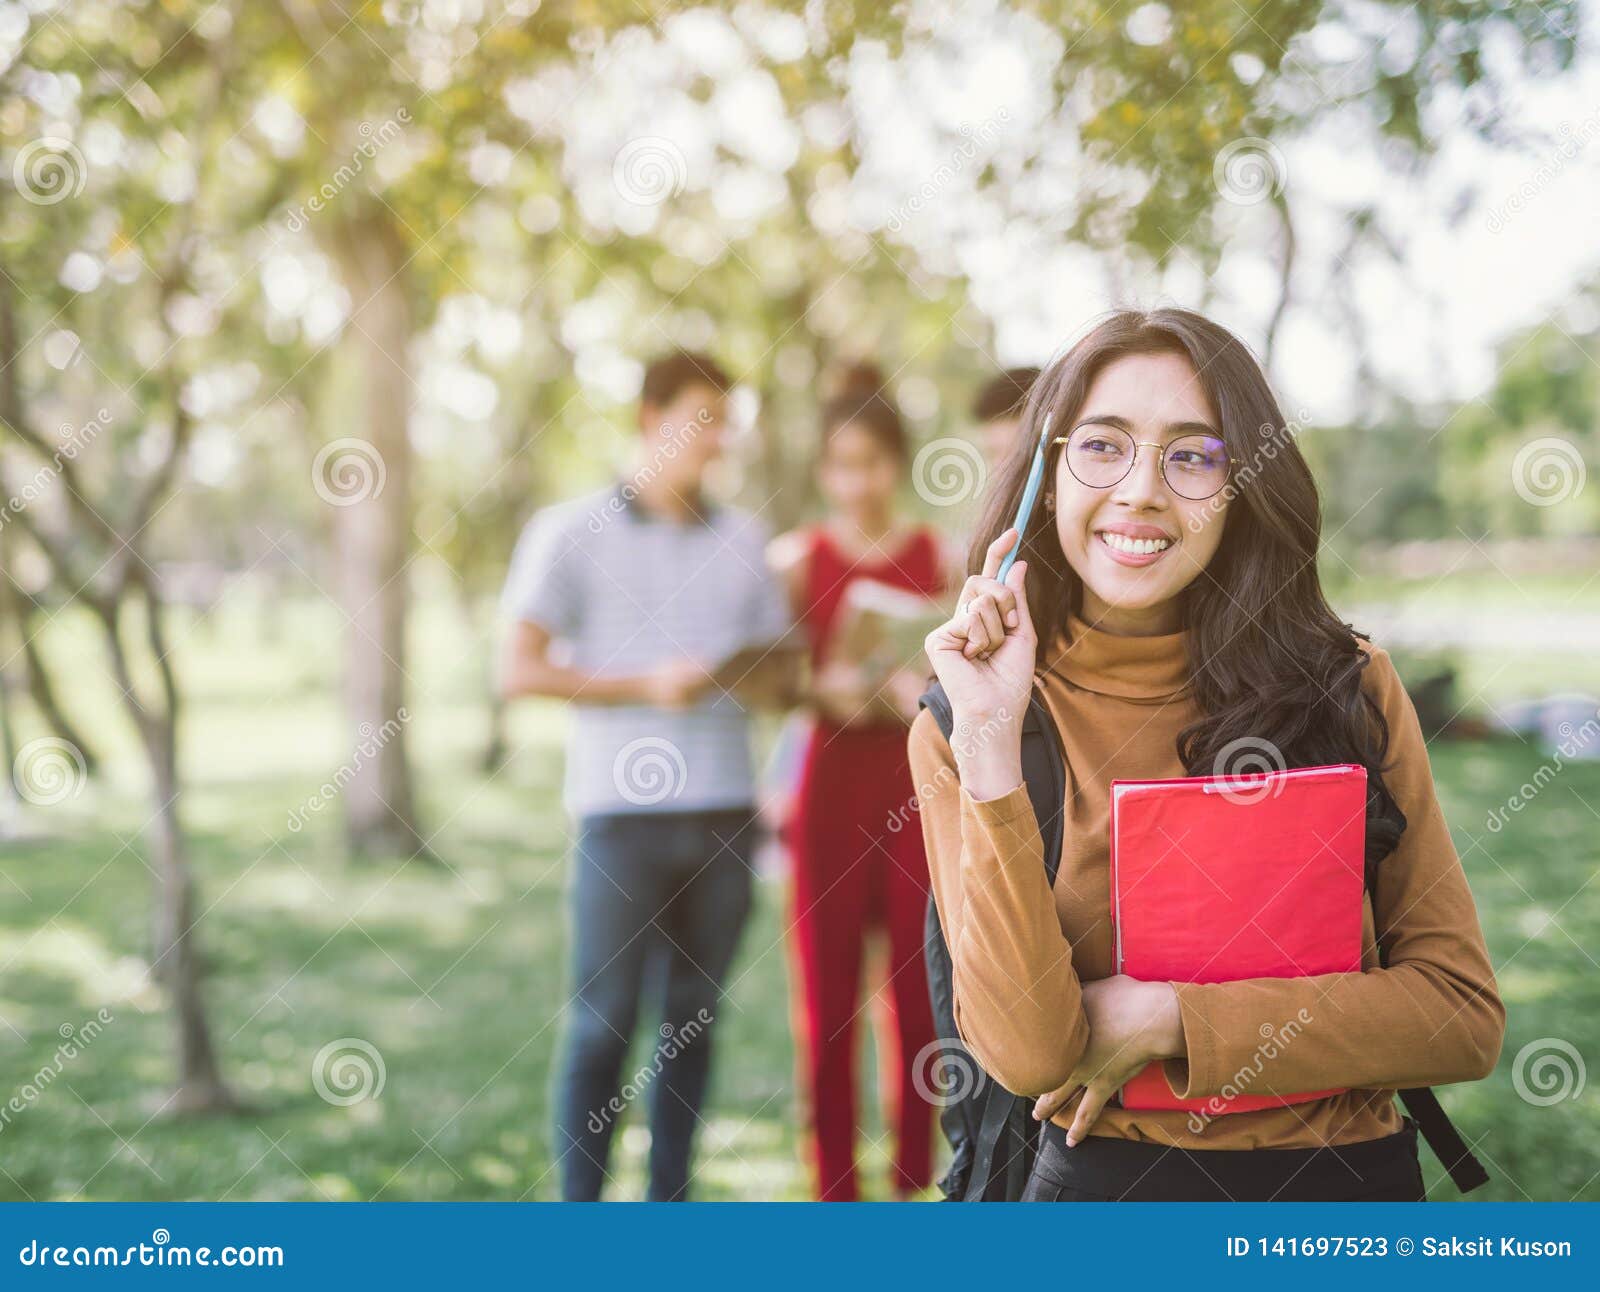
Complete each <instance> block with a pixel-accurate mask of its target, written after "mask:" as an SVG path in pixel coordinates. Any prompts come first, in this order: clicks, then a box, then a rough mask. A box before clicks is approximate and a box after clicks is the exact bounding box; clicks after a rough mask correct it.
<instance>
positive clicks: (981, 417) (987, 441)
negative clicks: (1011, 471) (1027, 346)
mask: <svg viewBox="0 0 1600 1292" xmlns="http://www.w3.org/2000/svg"><path fill="white" fill-rule="evenodd" d="M1038 378H1039V370H1038V369H1037V368H1007V369H1006V370H1005V371H1004V372H1002V373H998V374H996V375H995V376H993V377H991V378H990V379H989V380H988V382H986V383H985V384H984V387H983V389H982V390H980V391H979V392H978V397H977V399H975V400H973V402H972V420H973V421H974V422H976V423H977V426H978V445H979V447H980V448H981V449H982V450H983V459H984V462H985V464H986V465H987V466H988V468H989V470H990V471H991V472H994V471H998V470H999V469H1000V466H1001V464H1002V463H1003V462H1005V460H1006V456H1007V455H1008V454H1009V453H1010V452H1011V450H1012V448H1013V446H1014V445H1015V444H1016V442H1017V437H1018V436H1019V435H1020V434H1021V429H1022V406H1023V405H1024V404H1026V403H1027V402H1028V391H1029V390H1030V389H1032V387H1033V383H1034V382H1035V381H1037V380H1038Z"/></svg>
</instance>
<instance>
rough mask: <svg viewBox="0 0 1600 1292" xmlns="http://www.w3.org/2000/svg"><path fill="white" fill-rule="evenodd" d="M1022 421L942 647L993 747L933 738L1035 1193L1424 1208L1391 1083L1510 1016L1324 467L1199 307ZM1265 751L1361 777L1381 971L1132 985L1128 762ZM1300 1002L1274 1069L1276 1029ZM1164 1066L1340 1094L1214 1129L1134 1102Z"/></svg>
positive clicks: (933, 639)
mask: <svg viewBox="0 0 1600 1292" xmlns="http://www.w3.org/2000/svg"><path fill="white" fill-rule="evenodd" d="M1047 419H1048V428H1047ZM1021 433H1022V435H1023V436H1025V437H1026V438H1025V444H1026V448H1019V451H1018V452H1017V453H1015V454H1014V455H1013V456H1012V458H1011V460H1010V463H1009V465H1008V467H1007V468H1006V469H1005V470H1004V471H1003V472H1002V473H1000V474H999V475H998V476H997V477H996V478H995V479H994V480H993V481H992V482H991V486H990V496H989V499H988V506H987V513H986V517H985V520H984V522H983V523H982V524H981V525H980V528H979V532H978V536H977V540H976V542H975V544H974V548H973V553H972V557H971V561H970V565H969V568H970V569H972V570H975V571H978V572H977V573H974V574H973V575H972V576H971V577H970V578H968V580H967V582H966V585H965V587H964V588H963V590H962V593H961V596H960V599H959V602H958V608H957V612H956V614H955V615H954V617H952V618H951V619H950V620H949V621H947V622H946V623H945V624H943V625H942V626H941V627H940V628H938V629H936V630H935V631H934V632H933V633H931V634H930V635H929V637H928V639H927V643H926V645H927V650H928V655H929V659H930V660H931V662H932V664H933V666H934V670H935V672H936V673H937V674H938V678H939V681H940V682H941V683H942V684H943V686H944V689H945V692H946V693H947V695H948V698H949V700H950V703H951V707H952V710H953V714H954V723H955V727H956V728H957V729H959V730H963V731H981V732H985V733H986V738H985V739H983V740H960V741H957V742H955V743H956V745H957V749H956V750H954V751H952V748H951V744H950V742H948V741H947V740H946V739H945V737H944V736H943V735H942V734H941V733H940V730H939V727H938V726H937V725H936V723H935V722H934V720H933V715H932V714H931V713H923V714H922V715H921V716H920V717H919V718H918V720H917V722H916V723H915V725H914V726H913V728H912V732H911V738H910V747H911V764H912V774H913V779H914V780H915V781H916V783H917V784H918V785H919V786H922V787H926V789H924V790H923V791H922V792H921V799H920V806H921V821H922V828H923V832H924V836H925V840H926V844H927V853H928V863H929V870H930V873H931V876H932V882H933V892H934V898H935V901H936V904H937V906H938V912H939V916H940V920H941V923H942V926H943V930H944V934H945V939H946V942H947V944H948V946H949V948H950V954H951V958H952V962H953V975H952V981H953V994H954V1004H955V1018H956V1021H957V1023H958V1025H959V1028H960V1032H961V1035H962V1038H963V1039H964V1040H965V1042H966V1044H967V1046H968V1048H969V1049H970V1050H971V1052H972V1053H973V1055H974V1056H975V1057H976V1058H977V1060H978V1061H979V1062H980V1063H981V1065H982V1067H983V1068H984V1070H985V1071H986V1072H987V1073H988V1074H989V1075H991V1076H992V1077H994V1078H995V1079H997V1080H998V1081H999V1082H1000V1083H1001V1085H1003V1086H1004V1087H1005V1088H1006V1089H1008V1090H1010V1091H1012V1092H1015V1093H1017V1094H1022V1095H1027V1096H1029V1097H1030V1098H1036V1100H1037V1102H1036V1105H1035V1109H1034V1115H1035V1117H1037V1118H1038V1119H1040V1120H1041V1121H1044V1122H1045V1123H1046V1126H1045V1128H1044V1134H1043V1137H1042V1139H1041V1147H1040V1151H1039V1156H1038V1158H1037V1160H1036V1163H1035V1166H1034V1169H1033V1175H1032V1178H1031V1179H1030V1180H1029V1182H1028V1185H1027V1190H1026V1193H1025V1195H1024V1196H1025V1197H1027V1198H1030V1199H1036V1200H1073V1201H1076V1200H1096V1199H1121V1198H1128V1199H1171V1200H1194V1199H1228V1198H1233V1199H1245V1198H1259V1199H1268V1198H1295V1199H1338V1198H1364V1199H1369V1200H1379V1199H1411V1200H1415V1199H1419V1198H1421V1197H1423V1196H1424V1189H1423V1183H1422V1176H1421V1171H1420V1168H1419V1165H1418V1159H1417V1150H1416V1139H1415V1127H1414V1125H1413V1124H1412V1123H1411V1122H1410V1120H1409V1119H1407V1118H1403V1117H1402V1115H1401V1113H1400V1111H1399V1110H1398V1109H1397V1108H1396V1106H1395V1102H1394V1095H1395V1092H1396V1091H1397V1090H1400V1089H1408V1088H1410V1087H1418V1086H1431V1085H1439V1084H1445V1083H1449V1082H1456V1081H1470V1080H1476V1079H1478V1078H1480V1077H1483V1076H1484V1075H1486V1074H1487V1073H1488V1072H1489V1071H1490V1070H1491V1069H1492V1068H1493V1066H1494V1064H1495V1061H1496V1058H1497V1056H1498V1054H1499V1050H1500V1044H1501V1039H1502V1035H1503V1031H1504V1018H1505V1016H1504V1010H1503V1008H1502V1006H1501V1002H1500V998H1499V995H1498V994H1497V991H1496V987H1495V980H1494V974H1493V971H1492V969H1491V967H1490V963H1489V959H1488V955H1487V953H1486V950H1485V947H1484V940H1483V935H1482V933H1481V931H1480V928H1479V924H1478V918H1477V913H1476V909H1475V907H1474V905H1473V900H1472V894H1471V893H1470V891H1469V890H1468V887H1467V882H1466V878H1465V876H1464V874H1463V872H1462V867H1461V863H1460V861H1459V860H1458V858H1457V855H1456V852H1455V849H1454V847H1453V845H1452V843H1451V839H1450V834H1449V831H1448V829H1447V828H1446V825H1445V821H1444V818H1443V816H1442V814H1441V812H1440V809H1439V802H1438V798H1437V796H1436V794H1435V790H1434V784H1433V780H1432V776H1431V774H1430V772H1429V767H1428V756H1427V752H1426V749H1425V748H1424V745H1423V739H1422V734H1421V731H1420V729H1419V727H1418V723H1417V718H1416V714H1415V712H1414V710H1413V708H1412V705H1411V702H1410V700H1409V699H1408V698H1407V696H1406V693H1405V690H1404V689H1403V687H1402V686H1401V683H1400V680H1399V678H1398V677H1397V676H1396V674H1395V670H1394V666H1393V664H1392V663H1391V662H1390V659H1389V656H1388V654H1387V653H1386V652H1385V651H1384V650H1383V649H1381V648H1380V647H1378V646H1376V645H1374V644H1373V643H1372V642H1370V641H1369V640H1368V639H1367V638H1366V637H1364V636H1363V635H1361V634H1358V633H1357V632H1355V631H1354V630H1353V629H1352V628H1350V627H1349V626H1348V625H1346V624H1344V623H1342V622H1341V621H1340V620H1339V618H1338V617H1337V615H1335V614H1334V612H1333V611H1332V610H1331V609H1330V608H1329V605H1328V602H1327V600H1326V598H1325V597H1324V595H1323V591H1322V587H1321V584H1320V582H1319V580H1318V574H1317V544H1318V537H1319V529H1320V516H1319V506H1318V498H1317V490H1316V485H1315V483H1314V481H1313V480H1312V477H1311V473H1310V471H1309V470H1308V468H1307V466H1306V463H1305V460H1304V458H1303V457H1302V455H1301V453H1300V450H1299V448H1298V447H1297V446H1296V445H1295V443H1294V440H1293V438H1292V435H1291V434H1290V431H1289V428H1288V427H1287V426H1286V425H1285V422H1284V418H1283V415H1282V413H1281V412H1280V411H1279V408H1278V404H1277V401H1276V399H1275V398H1274V397H1273V394H1272V392H1271V390H1270V389H1269V387H1268V384H1267V381H1266V378H1265V376H1264V374H1263V373H1262V371H1261V369H1260V367H1259V366H1258V365H1257V363H1256V362H1255V360H1254V358H1253V357H1252V356H1251V355H1250V352H1249V351H1248V350H1247V349H1246V347H1245V346H1244V345H1243V344H1242V343H1241V342H1240V341H1239V340H1238V339H1237V338H1235V337H1234V336H1232V335H1231V334H1230V333H1228V332H1227V331H1226V330H1224V329H1223V328H1221V327H1218V326H1217V325H1216V324H1214V323H1212V322H1210V321H1208V320H1206V319H1205V318H1202V317H1201V316H1199V315H1197V314H1193V313H1190V312H1188V311H1185V310H1173V309H1164V310H1155V311H1150V312H1140V311H1128V312H1122V313H1118V314H1115V315H1113V316H1111V317H1110V318H1108V319H1107V320H1106V321H1105V322H1103V323H1101V324H1100V325H1099V326H1098V327H1096V328H1095V329H1094V330H1093V331H1092V332H1090V333H1089V334H1088V335H1087V336H1086V337H1085V338H1084V339H1083V340H1082V341H1080V342H1079V343H1078V344H1077V345H1075V346H1074V347H1073V348H1072V349H1071V350H1070V351H1068V352H1067V353H1066V354H1065V355H1063V356H1062V357H1061V358H1059V359H1058V360H1057V361H1056V362H1055V363H1054V364H1052V365H1051V366H1050V367H1049V368H1048V369H1047V370H1046V371H1045V373H1044V375H1043V376H1042V377H1041V378H1040V380H1039V382H1038V383H1037V384H1036V385H1035V386H1034V388H1033V392H1032V394H1031V396H1030V398H1029V403H1028V407H1027V410H1026V412H1025V415H1024V419H1023V426H1022V430H1021ZM1041 439H1042V440H1043V441H1044V453H1045V457H1044V470H1043V475H1042V489H1041V495H1040V500H1039V505H1038V506H1036V507H1034V508H1033V510H1032V514H1031V519H1029V520H1028V522H1027V523H1026V524H1025V527H1024V532H1023V533H1022V534H1021V535H1020V536H1019V535H1018V534H1017V533H1016V531H1015V530H1014V529H1013V528H1012V527H1011V526H1012V516H1013V514H1014V512H1015V511H1016V509H1017V505H1018V501H1019V499H1020V498H1021V497H1022V496H1023V493H1024V489H1025V487H1026V483H1027V479H1028V476H1029V468H1030V454H1029V450H1031V449H1032V447H1033V445H1034V444H1035V443H1036V442H1037V441H1039V440H1041ZM1014 545H1020V552H1019V558H1018V559H1017V560H1016V561H1015V564H1014V565H1011V566H1010V568H1009V569H1008V570H1006V571H1005V572H1004V574H1003V576H1002V565H1003V564H1004V561H1005V558H1006V556H1007V555H1008V553H1009V552H1010V550H1011V548H1012V547H1013V546H1014ZM997 576H1001V577H997ZM1035 687H1037V689H1038V690H1039V692H1040V693H1041V694H1042V696H1043V699H1044V701H1045V703H1046V705H1047V707H1048V709H1049V711H1050V713H1051V716H1052V717H1053V718H1054V721H1055V726H1056V728H1057V730H1058V732H1059V734H1060V738H1061V744H1062V752H1063V755H1064V758H1065V762H1066V769H1067V777H1066V779H1067V791H1066V794H1065V798H1064V802H1063V805H1062V811H1063V813H1064V821H1063V826H1064V833H1063V843H1062V851H1061V863H1060V869H1059V872H1058V874H1057V876H1056V878H1055V882H1054V884H1053V886H1052V885H1051V884H1050V883H1049V881H1048V880H1047V879H1046V875H1045V871H1044V867H1043V865H1042V864H1041V858H1042V839H1041V833H1040V830H1039V825H1038V822H1037V820H1036V818H1035V815H1034V809H1033V806H1032V804H1031V801H1030V799H1029V796H1028V792H1027V788H1026V786H1025V785H1024V781H1023V776H1022V765H1021V754H1020V750H1021V741H1020V730H1019V725H1020V718H1021V715H1022V714H1023V713H1024V712H1025V711H1026V708H1027V703H1028V698H1029V695H1030V691H1031V690H1032V689H1033V688H1035ZM1246 740H1247V741H1249V742H1250V747H1251V748H1252V749H1257V750H1270V751H1273V752H1274V754H1275V758H1274V761H1276V762H1278V763H1279V765H1280V766H1282V767H1285V768H1288V767H1299V766H1316V765H1323V764H1330V763H1359V764H1361V765H1362V766H1363V767H1365V768H1366V771H1367V776H1368V802H1367V822H1366V827H1367V848H1368V852H1369V855H1380V856H1382V857H1383V860H1382V861H1381V864H1379V865H1378V866H1377V869H1376V879H1375V881H1374V884H1373V887H1372V890H1371V892H1370V895H1369V897H1370V904H1369V908H1368V909H1367V910H1366V912H1365V918H1366V923H1365V932H1364V938H1363V941H1364V948H1363V959H1362V964H1363V969H1362V971H1361V972H1357V973H1342V974H1326V975H1321V976H1317V977H1309V978H1257V979H1249V980H1244V981H1235V982H1212V983H1173V982H1146V981H1137V980H1135V979H1132V978H1130V977H1127V976H1124V975H1121V974H1118V973H1117V972H1116V971H1115V969H1116V965H1115V957H1114V945H1113V929H1112V923H1111V909H1110V896H1109V894H1110V877H1109V870H1108V844H1109V840H1108V834H1107V826H1108V814H1109V803H1108V799H1109V789H1110V785H1111V782H1112V781H1113V780H1115V779H1134V778H1139V779H1147V778H1168V777H1182V776H1206V775H1218V774H1220V775H1227V774H1229V773H1230V771H1231V770H1233V769H1230V768H1229V767H1228V766H1227V760H1228V757H1229V751H1230V750H1233V749H1238V748H1239V747H1240V745H1239V742H1241V741H1246ZM1288 864H1292V861H1291V862H1289V863H1288ZM1380 953H1381V954H1380ZM1307 1018H1309V1020H1310V1021H1309V1022H1304V1023H1303V1025H1302V1026H1301V1027H1300V1029H1299V1031H1298V1032H1297V1033H1296V1034H1295V1036H1294V1039H1293V1040H1292V1042H1291V1043H1288V1044H1284V1045H1281V1046H1276V1047H1274V1048H1273V1051H1272V1053H1271V1054H1270V1056H1267V1057H1263V1044H1262V1037H1263V1036H1266V1035H1269V1034H1272V1033H1273V1031H1274V1029H1277V1028H1281V1027H1282V1026H1283V1025H1284V1024H1285V1021H1286V1020H1290V1019H1298V1020H1304V1019H1307ZM1149 1063H1158V1064H1161V1065H1162V1070H1163V1071H1164V1074H1165V1077H1166V1080H1167V1082H1168V1084H1169V1085H1170V1087H1171V1089H1172V1092H1173V1094H1174V1096H1176V1097H1178V1098H1183V1099H1204V1098H1208V1097H1212V1096H1224V1095H1226V1094H1228V1093H1230V1092H1234V1093H1236V1092H1237V1091H1238V1089H1239V1084H1240V1083H1241V1081H1243V1082H1245V1083H1247V1084H1248V1083H1250V1082H1253V1083H1254V1086H1253V1088H1254V1089H1255V1090H1256V1091H1257V1092H1258V1093H1275V1092H1290V1091H1322V1090H1330V1089H1334V1088H1342V1089H1341V1090H1340V1093H1337V1094H1332V1095H1329V1096H1326V1097H1323V1098H1317V1099H1313V1100H1311V1101H1310V1102H1301V1103H1293V1104H1283V1105H1275V1106H1271V1107H1266V1108H1261V1109H1259V1110H1257V1111H1248V1112H1230V1113H1227V1114H1226V1115H1222V1116H1216V1117H1211V1118H1199V1117H1195V1116H1194V1114H1193V1113H1191V1112H1187V1111H1182V1110H1165V1109H1156V1110H1149V1109H1144V1108H1137V1109H1129V1108H1124V1107H1122V1106H1121V1104H1120V1103H1119V1101H1118V1099H1117V1092H1118V1090H1119V1089H1120V1088H1121V1087H1122V1086H1123V1085H1124V1083H1125V1082H1126V1081H1127V1080H1128V1079H1129V1078H1130V1077H1131V1076H1132V1075H1133V1074H1135V1073H1136V1072H1138V1071H1139V1070H1140V1069H1141V1068H1143V1067H1144V1066H1145V1065H1146V1064H1149Z"/></svg>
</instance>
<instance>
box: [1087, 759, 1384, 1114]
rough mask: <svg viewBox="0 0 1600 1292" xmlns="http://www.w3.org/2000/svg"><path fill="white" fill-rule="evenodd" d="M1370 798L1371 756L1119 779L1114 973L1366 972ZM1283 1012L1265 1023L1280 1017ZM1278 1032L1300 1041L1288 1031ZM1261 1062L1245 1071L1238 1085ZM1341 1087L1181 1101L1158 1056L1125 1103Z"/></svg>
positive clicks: (1276, 1101)
mask: <svg viewBox="0 0 1600 1292" xmlns="http://www.w3.org/2000/svg"><path fill="white" fill-rule="evenodd" d="M1366 800H1367V772H1366V768H1364V767H1360V766H1356V765H1353V764H1339V765H1335V766H1329V767H1302V768H1296V769H1294V770H1292V771H1286V772H1265V773H1260V774H1256V775H1247V776H1234V777H1218V776H1193V777H1183V778H1180V779H1174V780H1153V781H1121V780H1119V781H1113V782H1112V784H1111V825H1110V833H1111V915H1112V922H1113V924H1114V926H1115V930H1116V953H1117V968H1118V971H1119V972H1120V973H1125V974H1128V975H1130V976H1131V977H1134V978H1140V979H1144V980H1146V981H1151V980H1156V981H1167V982H1236V981H1238V980H1239V979H1241V978H1301V977H1307V976H1310V975H1312V974H1325V973H1352V972H1355V971H1357V970H1359V969H1360V968H1361V896H1362V859H1363V856H1364V854H1365V842H1366ZM1289 1021H1290V1020H1288V1019H1271V1020H1264V1023H1266V1024H1270V1025H1272V1026H1274V1027H1275V1028H1277V1029H1282V1028H1283V1027H1284V1025H1285V1024H1286V1023H1288V1022H1289ZM1267 1039H1268V1038H1267V1037H1263V1042H1264V1043H1265V1042H1266V1041H1267ZM1274 1043H1275V1044H1276V1045H1278V1046H1284V1045H1293V1044H1294V1042H1293V1039H1292V1036H1290V1035H1289V1034H1288V1033H1284V1032H1281V1031H1280V1032H1279V1034H1278V1039H1277V1040H1276V1041H1275V1042H1274ZM1265 1062H1270V1060H1269V1059H1266V1058H1265V1057H1264V1056H1263V1058H1262V1059H1261V1061H1260V1063H1258V1064H1253V1065H1252V1066H1251V1068H1250V1070H1249V1071H1248V1072H1246V1073H1243V1074H1241V1080H1239V1081H1238V1083H1237V1084H1238V1085H1239V1086H1240V1088H1241V1089H1245V1088H1247V1087H1248V1084H1249V1080H1248V1078H1249V1076H1251V1075H1257V1074H1258V1073H1259V1068H1260V1066H1261V1064H1262V1063H1265ZM1338 1093H1339V1091H1337V1090H1314V1091H1308V1092H1307V1093H1305V1094H1298V1095H1275V1094H1274V1095H1263V1094H1248V1093H1241V1094H1238V1095H1234V1096H1232V1097H1229V1098H1222V1097H1206V1098H1200V1099H1179V1098H1178V1097H1177V1096H1176V1095H1175V1094H1173V1092H1172V1087H1171V1085H1170V1084H1169V1083H1168V1081H1167V1078H1166V1074H1165V1072H1163V1070H1162V1065H1161V1064H1159V1063H1152V1064H1149V1065H1148V1066H1146V1067H1145V1068H1144V1069H1143V1070H1142V1071H1140V1072H1139V1073H1137V1074H1136V1075H1135V1076H1134V1077H1133V1078H1132V1079H1131V1080H1130V1081H1129V1082H1128V1083H1127V1084H1126V1085H1125V1086H1123V1088H1122V1105H1123V1107H1124V1108H1178V1109H1194V1110H1204V1111H1206V1112H1208V1113H1219V1112H1247V1111H1250V1110H1252V1109H1257V1108H1274V1107H1278V1106H1280V1105H1283V1104H1296V1103H1305V1102H1307V1101H1309V1100H1312V1099H1322V1098H1324V1097H1326V1096H1327V1095H1332V1094H1338Z"/></svg>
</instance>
